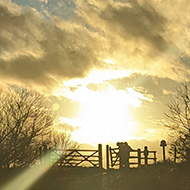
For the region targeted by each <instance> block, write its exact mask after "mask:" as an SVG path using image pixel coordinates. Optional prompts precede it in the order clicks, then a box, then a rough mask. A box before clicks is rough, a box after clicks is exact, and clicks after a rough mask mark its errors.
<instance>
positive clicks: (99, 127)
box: [73, 86, 141, 144]
mask: <svg viewBox="0 0 190 190" xmlns="http://www.w3.org/2000/svg"><path fill="white" fill-rule="evenodd" d="M87 92H88V93H87ZM87 92H86V93H85V91H84V90H83V94H81V95H82V97H79V99H80V104H81V106H80V113H79V115H78V117H77V118H75V122H76V123H77V124H78V126H79V129H78V130H76V131H75V132H74V134H73V138H74V139H75V140H77V141H79V142H81V143H84V142H88V143H91V144H92V143H108V142H117V141H122V140H123V141H127V140H130V139H133V138H135V134H136V132H137V128H138V125H137V123H136V122H135V121H134V120H133V117H132V115H131V114H130V111H129V108H130V107H131V106H132V107H138V106H139V105H140V103H141V101H140V100H139V99H138V98H137V97H135V96H134V94H130V92H128V91H124V90H116V89H115V88H114V87H113V86H109V87H108V88H107V89H105V90H102V91H93V90H87ZM79 94H80V93H78V95H79Z"/></svg>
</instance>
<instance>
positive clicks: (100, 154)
mask: <svg viewBox="0 0 190 190" xmlns="http://www.w3.org/2000/svg"><path fill="white" fill-rule="evenodd" d="M98 153H99V154H98V156H99V168H102V144H99V145H98Z"/></svg>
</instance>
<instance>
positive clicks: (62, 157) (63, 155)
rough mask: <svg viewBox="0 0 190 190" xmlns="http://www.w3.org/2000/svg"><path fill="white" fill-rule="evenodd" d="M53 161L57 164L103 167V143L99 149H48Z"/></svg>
mask: <svg viewBox="0 0 190 190" xmlns="http://www.w3.org/2000/svg"><path fill="white" fill-rule="evenodd" d="M48 151H49V155H50V160H51V162H52V163H53V164H54V165H56V166H59V167H61V166H72V167H77V166H82V165H83V166H88V167H97V168H102V145H101V144H99V145H98V149H97V150H86V149H66V150H64V149H51V150H48Z"/></svg>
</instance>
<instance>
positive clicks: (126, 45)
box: [0, 0, 190, 147]
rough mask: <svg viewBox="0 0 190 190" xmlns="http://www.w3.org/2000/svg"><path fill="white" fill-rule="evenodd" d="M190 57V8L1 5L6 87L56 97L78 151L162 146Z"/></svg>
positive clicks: (53, 2) (137, 2) (56, 1)
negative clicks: (110, 145) (111, 146)
mask: <svg viewBox="0 0 190 190" xmlns="http://www.w3.org/2000/svg"><path fill="white" fill-rule="evenodd" d="M189 47H190V3H189V0H152V1H148V0H106V1H102V0H69V1H68V0H0V79H1V80H0V83H1V86H2V87H3V86H6V85H7V86H12V85H16V86H23V87H26V86H27V87H28V88H31V89H35V90H37V91H39V92H44V93H46V94H48V98H49V101H50V103H51V105H52V109H53V110H54V111H55V112H56V114H57V118H56V122H57V123H59V126H60V127H61V128H60V132H61V130H62V129H64V127H65V126H70V129H71V130H72V138H73V139H74V140H76V141H78V142H80V143H86V144H96V143H105V144H106V143H116V142H118V141H130V142H131V143H132V145H134V146H137V145H140V144H141V145H142V144H143V143H144V144H145V143H146V144H151V143H152V147H154V146H153V145H155V146H159V144H158V143H159V142H160V140H161V139H165V138H167V129H166V128H165V127H163V124H162V122H161V121H164V112H166V110H167V106H166V105H167V103H168V102H169V100H170V98H171V96H172V95H174V94H175V88H176V87H178V86H179V85H180V84H181V83H182V82H184V81H188V80H189V77H190V70H189V66H190V64H189V61H190V48H189Z"/></svg>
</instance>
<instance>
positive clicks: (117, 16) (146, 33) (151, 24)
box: [100, 0, 168, 51]
mask: <svg viewBox="0 0 190 190" xmlns="http://www.w3.org/2000/svg"><path fill="white" fill-rule="evenodd" d="M128 3H129V4H128V6H127V5H125V6H120V7H117V6H111V5H109V6H107V8H106V9H105V10H104V11H102V12H101V15H100V16H101V18H102V19H104V20H105V21H107V25H108V26H109V28H110V30H113V32H115V33H117V32H118V33H119V35H120V36H122V37H123V38H124V39H125V40H131V39H132V40H135V38H136V40H137V39H144V40H145V41H146V42H148V43H149V44H150V45H151V46H153V47H154V48H155V49H157V50H159V51H165V50H166V48H167V46H168V42H167V41H166V40H165V39H164V37H163V33H164V32H165V25H166V23H167V20H166V18H164V17H163V16H162V15H160V14H159V13H158V12H157V11H156V10H155V8H154V7H153V6H151V5H150V4H147V3H142V4H140V3H139V2H138V1H137V0H130V1H128Z"/></svg>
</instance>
